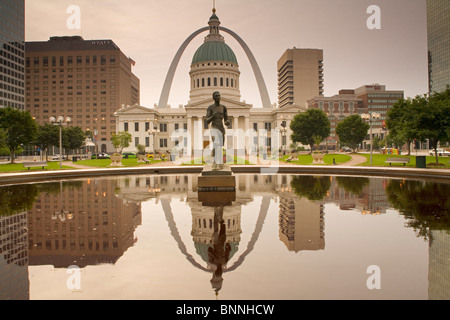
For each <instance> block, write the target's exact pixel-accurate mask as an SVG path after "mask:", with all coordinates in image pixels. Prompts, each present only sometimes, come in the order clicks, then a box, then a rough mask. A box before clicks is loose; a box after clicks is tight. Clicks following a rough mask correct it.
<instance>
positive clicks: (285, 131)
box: [279, 124, 288, 151]
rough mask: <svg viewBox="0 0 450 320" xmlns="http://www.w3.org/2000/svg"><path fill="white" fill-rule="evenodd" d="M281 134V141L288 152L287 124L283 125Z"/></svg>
mask: <svg viewBox="0 0 450 320" xmlns="http://www.w3.org/2000/svg"><path fill="white" fill-rule="evenodd" d="M279 130H280V132H281V141H282V147H283V149H284V151H286V143H287V139H286V138H285V137H286V133H287V130H288V129H287V128H286V124H281V128H280V129H279Z"/></svg>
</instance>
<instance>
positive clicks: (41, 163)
mask: <svg viewBox="0 0 450 320" xmlns="http://www.w3.org/2000/svg"><path fill="white" fill-rule="evenodd" d="M47 166H48V164H47V161H31V162H24V163H23V167H24V168H28V170H30V168H36V167H42V169H44V168H45V167H47Z"/></svg>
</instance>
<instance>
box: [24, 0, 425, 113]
mask: <svg viewBox="0 0 450 320" xmlns="http://www.w3.org/2000/svg"><path fill="white" fill-rule="evenodd" d="M212 2H213V0H127V1H123V0H26V34H25V38H26V41H47V40H48V39H49V38H50V37H51V36H65V35H69V36H70V35H82V36H83V38H84V39H85V40H92V39H111V40H113V41H114V42H115V43H116V44H117V45H118V46H119V47H120V49H121V50H122V51H123V52H124V53H125V55H127V56H129V57H131V58H132V59H133V60H135V61H136V66H135V67H134V68H133V72H134V73H135V74H136V75H137V76H138V77H139V78H140V80H141V105H143V106H145V107H152V106H153V104H155V103H158V102H159V97H160V94H161V90H162V87H163V83H164V80H165V77H166V74H167V71H168V69H169V66H170V64H171V62H172V59H173V57H174V56H175V53H176V52H177V50H178V48H179V47H180V45H181V44H182V43H183V42H184V40H185V39H186V38H187V37H188V36H189V35H191V34H192V33H193V32H194V31H196V30H198V29H200V28H202V27H205V26H207V23H208V20H209V17H210V16H211V9H212ZM71 5H76V6H78V7H79V8H80V9H81V30H76V29H75V30H69V29H68V27H67V20H68V19H69V17H70V16H71V15H70V14H68V13H66V11H67V8H68V7H69V6H71ZM371 5H376V6H378V7H379V8H380V10H381V20H380V21H381V29H374V30H370V29H369V28H368V27H367V20H368V19H370V18H371V16H372V14H373V13H367V9H368V7H369V6H371ZM216 8H217V15H218V17H219V18H220V20H221V22H222V26H223V27H226V28H228V29H231V30H232V31H234V32H235V33H237V34H238V35H239V36H240V37H241V38H242V39H243V40H244V41H245V42H246V43H247V45H248V46H249V47H250V49H251V50H252V52H253V55H254V56H255V58H256V60H257V61H258V64H259V66H260V69H261V71H262V73H263V76H264V79H265V82H266V85H267V88H268V91H269V96H270V99H271V102H272V103H277V99H278V98H277V61H278V59H279V58H280V57H281V55H282V54H283V53H284V51H285V50H286V49H288V48H293V47H297V48H318V49H323V50H324V79H325V96H332V95H334V94H337V93H338V91H339V90H340V89H354V88H357V87H359V86H362V85H365V84H373V83H379V84H385V85H386V86H387V89H388V90H404V91H405V95H406V96H407V97H413V96H415V95H417V94H424V93H426V92H427V39H426V0H216ZM223 35H224V37H225V41H226V43H227V44H228V45H229V46H230V47H231V48H232V49H233V50H234V52H235V53H236V56H237V59H238V62H239V65H240V71H241V95H242V100H245V101H246V102H247V103H250V104H253V105H254V107H261V99H260V96H259V91H258V87H257V84H256V81H255V78H254V75H253V72H252V69H251V67H250V64H249V62H248V60H247V57H246V55H245V53H244V51H243V50H242V49H241V48H240V46H239V44H238V43H237V42H236V41H235V40H234V38H232V37H231V36H229V35H228V34H226V33H223ZM205 36H206V33H203V34H201V35H199V36H198V37H197V38H196V39H195V40H194V41H192V42H191V45H190V46H189V47H188V49H187V50H186V51H185V54H184V56H183V58H182V59H181V61H180V65H179V66H178V70H177V73H176V75H175V79H174V83H173V86H172V91H171V94H170V98H169V104H171V105H172V106H173V107H176V106H178V105H180V104H187V102H188V100H189V90H190V86H189V80H190V79H189V70H190V62H191V60H192V57H193V55H194V53H195V51H196V49H197V48H198V47H199V46H200V45H201V44H202V43H203V39H204V37H205Z"/></svg>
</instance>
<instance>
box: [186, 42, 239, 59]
mask: <svg viewBox="0 0 450 320" xmlns="http://www.w3.org/2000/svg"><path fill="white" fill-rule="evenodd" d="M206 61H224V62H232V63H236V64H237V59H236V55H235V54H234V52H233V50H232V49H231V48H230V47H229V46H228V45H227V44H226V43H225V42H221V41H207V42H205V43H203V44H202V45H201V46H200V48H198V50H197V52H195V54H194V58H193V59H192V64H194V63H199V62H206Z"/></svg>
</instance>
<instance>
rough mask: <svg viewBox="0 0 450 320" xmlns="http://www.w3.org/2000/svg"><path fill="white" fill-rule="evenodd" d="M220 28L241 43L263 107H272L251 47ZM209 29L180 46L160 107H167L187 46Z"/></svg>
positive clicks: (229, 31)
mask: <svg viewBox="0 0 450 320" xmlns="http://www.w3.org/2000/svg"><path fill="white" fill-rule="evenodd" d="M219 28H220V30H222V31H225V32H226V33H228V34H229V35H231V36H232V37H233V38H235V39H236V41H237V42H238V43H239V44H240V46H241V47H242V49H243V50H244V52H245V54H246V55H247V58H248V60H249V61H250V64H251V66H252V68H253V73H254V74H255V78H256V82H257V84H258V88H259V94H260V96H261V102H262V105H263V108H270V107H271V104H270V98H269V93H268V91H267V87H266V83H265V82H264V78H263V76H262V73H261V70H260V69H259V66H258V63H257V62H256V59H255V57H254V55H253V53H252V52H251V50H250V48H249V47H248V46H247V44H246V43H245V42H244V40H242V38H241V37H239V36H238V35H237V34H236V33H234V32H233V31H231V30H230V29H227V28H224V27H219ZM207 30H209V27H203V28H201V29H198V30H197V31H195V32H194V33H193V34H191V35H190V36H189V37H188V38H187V39H186V40H185V41H184V42H183V44H182V45H181V46H180V48H179V49H178V51H177V53H176V54H175V57H174V58H173V60H172V63H171V65H170V68H169V71H168V72H167V76H166V80H165V81H164V87H163V89H162V91H161V97H160V98H159V104H158V107H160V108H166V107H167V105H168V102H169V94H170V89H171V87H172V82H173V78H174V76H175V71H176V70H177V67H178V63H179V62H180V59H181V57H182V55H183V53H184V51H185V50H186V48H187V46H188V45H189V43H191V41H192V40H193V39H194V38H195V37H197V36H198V35H199V34H200V33H202V32H205V31H207Z"/></svg>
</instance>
